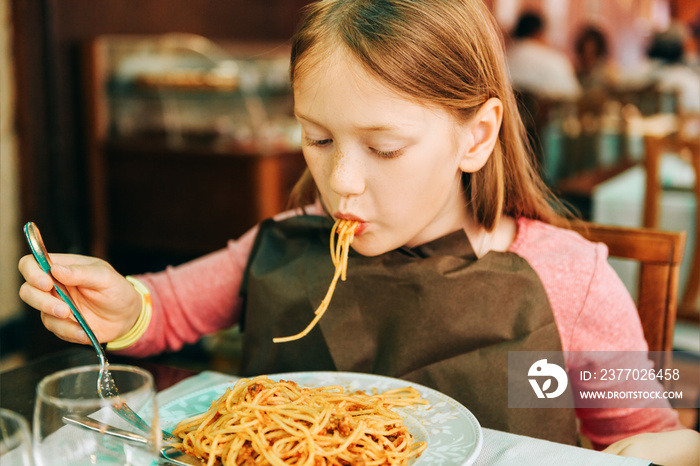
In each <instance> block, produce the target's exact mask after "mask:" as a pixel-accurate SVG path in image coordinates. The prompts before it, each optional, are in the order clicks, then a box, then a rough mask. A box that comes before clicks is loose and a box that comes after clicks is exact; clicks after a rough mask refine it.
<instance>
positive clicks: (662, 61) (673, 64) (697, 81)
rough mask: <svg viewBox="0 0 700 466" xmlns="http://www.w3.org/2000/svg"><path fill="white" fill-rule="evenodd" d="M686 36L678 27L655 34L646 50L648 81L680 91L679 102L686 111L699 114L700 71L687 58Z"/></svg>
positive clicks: (666, 88) (660, 86)
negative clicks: (648, 62) (648, 63)
mask: <svg viewBox="0 0 700 466" xmlns="http://www.w3.org/2000/svg"><path fill="white" fill-rule="evenodd" d="M685 44H686V38H685V36H684V35H682V34H679V33H678V31H677V30H676V29H667V30H666V31H663V32H659V33H656V34H654V36H653V38H652V41H651V44H650V46H649V48H648V49H647V56H648V57H649V60H650V66H649V76H648V77H649V80H650V82H654V83H656V84H657V85H658V87H659V89H660V90H662V91H672V92H677V93H678V105H679V108H680V110H681V111H683V112H686V113H700V73H698V70H697V68H694V67H693V66H691V65H689V64H688V63H686V61H685V56H686V54H685Z"/></svg>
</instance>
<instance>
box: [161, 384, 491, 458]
mask: <svg viewBox="0 0 700 466" xmlns="http://www.w3.org/2000/svg"><path fill="white" fill-rule="evenodd" d="M268 377H269V378H270V379H271V380H275V381H277V380H281V379H283V380H292V381H294V382H296V383H298V384H299V385H304V386H308V387H323V386H326V385H340V386H342V387H343V388H344V389H346V390H349V391H355V390H362V391H365V392H367V393H371V392H372V389H377V391H378V392H383V391H386V390H390V389H392V388H400V387H406V386H412V387H414V388H416V389H417V390H418V391H419V392H420V394H421V396H422V397H423V398H425V399H426V400H427V401H428V403H429V405H427V406H424V405H416V406H412V407H408V408H396V411H397V412H399V414H400V415H401V417H402V418H403V420H404V423H405V424H406V426H407V427H408V429H409V431H410V432H411V434H412V435H413V436H414V437H415V438H416V440H425V441H426V442H427V443H428V448H426V450H425V451H424V452H423V454H422V455H421V456H420V457H419V458H418V459H416V460H414V461H412V462H411V465H412V466H419V465H430V466H440V465H443V466H465V465H469V464H472V463H473V462H474V460H475V459H476V457H477V456H478V455H479V451H480V450H481V444H482V442H483V433H482V431H481V426H480V425H479V422H478V421H477V420H476V417H474V415H473V414H472V413H471V412H470V411H469V410H468V409H467V408H465V407H464V406H462V405H461V404H459V403H458V402H457V401H455V400H454V399H452V398H450V397H448V396H447V395H443V394H442V393H440V392H438V391H436V390H433V389H431V388H428V387H425V386H423V385H419V384H415V383H412V382H407V381H405V380H400V379H394V378H391V377H383V376H378V375H371V374H360V373H353V372H290V373H286V374H273V375H269V376H268ZM234 383H235V378H232V381H231V382H230V383H224V384H217V385H213V386H211V387H208V388H205V389H202V390H198V391H196V392H192V393H190V394H187V395H184V396H182V397H180V398H178V399H176V400H173V401H171V402H169V403H166V404H164V405H163V406H161V407H160V409H159V412H160V415H161V428H162V429H163V430H165V431H168V432H171V431H172V430H173V429H174V428H175V426H176V425H177V423H178V422H180V421H181V420H183V419H185V418H188V417H191V416H194V415H195V414H199V413H203V412H205V411H207V410H208V409H209V407H210V406H211V403H212V401H214V400H216V399H217V398H219V397H220V396H221V395H222V394H223V393H224V392H225V391H226V388H227V387H231V386H233V384H234Z"/></svg>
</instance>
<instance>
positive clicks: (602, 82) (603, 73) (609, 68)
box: [574, 25, 619, 91]
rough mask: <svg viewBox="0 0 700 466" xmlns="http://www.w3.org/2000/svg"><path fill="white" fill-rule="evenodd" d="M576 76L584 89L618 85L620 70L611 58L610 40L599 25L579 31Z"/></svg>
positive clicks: (608, 87) (598, 88) (575, 46)
mask: <svg viewBox="0 0 700 466" xmlns="http://www.w3.org/2000/svg"><path fill="white" fill-rule="evenodd" d="M574 50H575V51H576V58H577V62H576V76H577V77H578V80H579V83H580V84H581V87H582V88H583V90H584V91H597V90H603V91H604V90H606V89H610V88H612V87H615V86H616V85H617V80H618V74H619V70H618V68H617V65H616V64H615V62H614V61H612V60H610V50H609V47H608V40H607V38H606V36H605V34H604V33H603V31H601V30H600V29H599V28H598V27H596V26H593V25H589V26H586V27H584V28H583V29H582V30H581V32H579V34H578V36H577V38H576V42H575V44H574Z"/></svg>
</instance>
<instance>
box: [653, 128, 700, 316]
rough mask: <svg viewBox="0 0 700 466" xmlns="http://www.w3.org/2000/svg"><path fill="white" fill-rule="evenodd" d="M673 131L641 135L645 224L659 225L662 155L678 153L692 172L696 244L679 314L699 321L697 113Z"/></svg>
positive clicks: (699, 149)
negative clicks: (644, 172)
mask: <svg viewBox="0 0 700 466" xmlns="http://www.w3.org/2000/svg"><path fill="white" fill-rule="evenodd" d="M680 120H681V121H680V122H679V124H678V125H677V128H676V129H675V130H673V131H669V132H665V133H657V134H647V135H645V136H644V168H645V170H646V190H645V195H644V226H645V227H647V228H658V226H659V214H660V206H661V196H662V193H663V186H662V184H661V173H660V171H661V168H660V167H661V158H662V155H663V154H664V153H667V152H670V153H675V154H678V156H679V157H681V158H683V159H685V160H687V161H688V162H689V163H690V165H691V166H692V169H693V171H694V172H695V186H694V187H693V193H694V197H695V246H694V252H693V257H692V259H691V263H690V271H689V273H688V278H687V281H686V285H685V289H684V291H683V295H682V298H681V299H680V304H679V305H678V318H679V319H682V320H687V321H693V322H700V115H693V116H684V117H683V118H681V119H680Z"/></svg>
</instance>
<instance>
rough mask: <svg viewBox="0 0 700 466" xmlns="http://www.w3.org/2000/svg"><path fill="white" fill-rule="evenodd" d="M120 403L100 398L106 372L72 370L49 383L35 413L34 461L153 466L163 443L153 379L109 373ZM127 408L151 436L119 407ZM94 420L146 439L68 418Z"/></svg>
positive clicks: (124, 369) (122, 369)
mask: <svg viewBox="0 0 700 466" xmlns="http://www.w3.org/2000/svg"><path fill="white" fill-rule="evenodd" d="M107 369H109V371H110V372H111V373H112V376H113V377H114V381H115V383H116V386H117V387H118V389H119V399H118V400H115V399H114V398H107V399H103V398H101V397H100V395H99V393H98V390H97V384H98V381H99V380H100V366H99V365H90V366H82V367H77V368H72V369H66V370H63V371H59V372H56V373H54V374H51V375H49V376H47V377H45V378H44V379H43V380H42V381H41V382H39V385H38V386H37V392H36V405H35V408H34V423H33V427H34V428H33V433H34V457H35V460H36V463H37V466H49V465H51V466H54V465H55V466H64V465H65V466H81V465H86V464H99V465H116V464H118V465H125V466H126V465H134V466H141V465H153V464H157V462H158V453H159V450H158V448H159V446H160V440H161V436H160V435H161V434H160V427H159V424H158V408H157V405H156V398H155V388H154V384H153V376H152V375H151V374H150V373H149V372H148V371H145V370H143V369H141V368H138V367H134V366H127V365H109V366H108V367H107ZM115 403H127V404H128V405H129V406H130V407H131V409H133V410H134V411H135V412H136V413H138V414H139V416H141V417H142V418H143V420H144V421H146V423H147V424H148V426H149V427H148V429H147V430H146V431H144V430H141V429H139V428H138V427H136V426H135V425H134V424H132V423H130V422H129V421H127V420H125V419H123V418H122V417H120V416H119V415H118V414H117V413H116V412H115V410H114V409H113V405H114V404H115ZM66 417H69V418H72V419H76V418H78V419H81V417H82V418H83V419H84V418H85V417H87V418H91V419H93V420H96V421H98V422H100V423H101V424H104V425H108V426H111V427H116V428H119V429H122V430H126V431H128V432H131V433H133V434H138V435H139V436H142V438H141V441H134V440H133V439H127V438H123V437H117V436H113V435H108V434H105V433H102V432H99V431H97V432H95V431H92V430H89V429H86V428H83V427H80V426H76V425H74V424H73V423H67V422H66V420H65V418H66Z"/></svg>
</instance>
